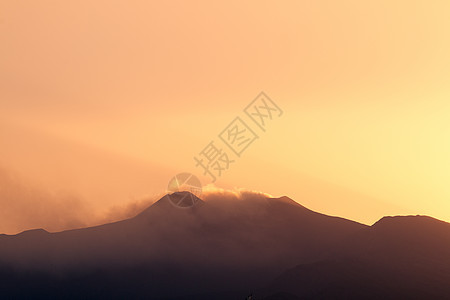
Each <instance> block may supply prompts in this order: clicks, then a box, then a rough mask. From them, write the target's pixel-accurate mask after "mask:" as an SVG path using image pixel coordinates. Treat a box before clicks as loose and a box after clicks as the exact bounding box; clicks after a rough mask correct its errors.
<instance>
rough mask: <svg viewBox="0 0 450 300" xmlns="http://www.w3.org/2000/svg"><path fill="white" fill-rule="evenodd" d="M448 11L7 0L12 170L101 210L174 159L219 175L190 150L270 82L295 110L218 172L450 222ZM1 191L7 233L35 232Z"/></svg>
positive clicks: (5, 115) (257, 184) (310, 197)
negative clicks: (27, 229) (197, 163)
mask: <svg viewBox="0 0 450 300" xmlns="http://www.w3.org/2000/svg"><path fill="white" fill-rule="evenodd" d="M449 13H450V2H448V1H433V2H432V3H430V2H427V1H391V0H390V1H387V0H386V1H376V2H370V3H369V2H367V1H356V0H355V1H245V2H243V1H226V2H225V1H223V2H218V1H214V2H213V1H170V2H169V1H159V2H156V1H155V2H152V3H150V2H149V1H76V2H66V1H1V2H0V166H1V167H2V168H3V169H4V170H7V171H8V172H11V173H14V174H17V178H19V179H17V180H18V181H19V182H21V186H23V187H27V186H33V187H37V188H39V189H42V190H45V191H48V192H49V193H53V194H52V195H53V196H52V197H53V198H52V199H54V200H53V201H60V202H61V203H62V202H63V201H66V200H64V199H66V198H65V197H61V198H59V197H58V195H59V194H60V193H61V192H64V193H66V194H70V195H75V196H76V197H77V199H79V201H80V202H82V203H85V204H86V205H88V206H89V207H90V209H92V211H104V210H108V209H110V208H111V207H115V206H126V205H129V204H130V203H134V202H133V201H136V199H142V198H146V197H149V196H152V195H153V196H154V195H157V194H160V193H162V192H164V190H165V188H166V185H167V182H168V181H169V179H170V178H171V177H172V176H173V175H175V174H176V173H178V172H184V171H186V172H192V173H195V174H197V175H198V176H199V177H200V179H201V180H202V182H203V183H204V184H208V183H209V182H210V180H209V178H208V177H206V176H201V175H202V172H201V169H198V168H196V167H195V163H194V160H193V157H194V156H195V155H197V154H198V153H199V152H200V151H201V150H202V149H203V148H204V147H205V146H206V145H207V144H208V143H209V142H210V141H211V140H213V139H217V135H218V134H219V133H220V132H221V131H222V130H223V129H224V128H225V126H227V124H229V123H230V122H231V121H232V120H233V119H234V118H235V117H236V116H243V112H242V110H243V108H244V107H245V106H246V105H247V104H248V103H249V102H250V101H252V100H253V99H254V97H256V95H257V94H258V93H259V92H260V91H265V92H266V93H267V94H268V95H269V96H270V97H271V98H272V99H273V100H274V101H275V102H276V103H277V104H278V105H279V106H280V107H281V109H282V110H283V112H284V114H283V115H282V116H281V117H280V118H278V119H276V120H274V121H273V122H271V123H270V125H269V126H268V128H267V131H266V132H265V133H263V132H261V131H259V132H258V135H259V136H260V138H259V139H258V140H257V141H255V142H254V143H253V144H252V145H251V146H250V147H249V148H248V149H247V150H246V151H245V152H244V153H243V155H242V157H240V158H239V159H237V160H236V162H235V163H234V164H233V165H232V166H231V168H230V170H228V171H227V172H225V173H224V174H223V175H222V177H221V178H220V179H219V180H218V181H217V182H216V185H217V186H220V187H225V188H233V187H243V188H247V189H251V190H261V191H264V192H267V193H270V194H272V195H276V196H278V195H287V196H289V197H291V198H293V199H295V200H297V201H298V202H300V203H302V204H303V205H305V206H307V207H309V208H311V209H313V210H317V211H320V212H324V213H328V214H332V215H339V216H343V217H347V218H351V219H354V220H357V221H361V222H364V223H368V224H371V223H373V222H375V221H376V220H377V219H379V218H380V217H381V216H383V215H392V214H419V213H420V214H428V215H432V216H434V217H438V218H440V219H444V220H447V221H450V185H449V184H448V182H449V178H450V134H449V133H448V130H447V129H448V128H450V126H449V125H450V118H449V116H450V100H449V99H450V56H449V55H448V53H450V19H449V18H448V16H449ZM3 184H5V183H3ZM5 189H6V190H7V188H5V187H3V190H5ZM1 190H2V189H1V187H0V192H1ZM0 194H1V193H0ZM75 196H74V197H75ZM4 197H5V196H4ZM43 198H45V197H43ZM39 199H41V198H39ZM15 201H20V199H16V200H15ZM30 201H31V200H30ZM38 202H39V203H40V202H42V203H41V204H42V205H44V206H43V207H46V206H45V205H47V204H46V203H47V202H45V200H43V199H41V200H36V201H34V200H33V201H32V202H31V203H34V204H33V205H38V204H37V203H38ZM0 205H2V206H3V208H2V213H1V214H4V215H3V221H1V220H0V231H2V232H7V231H15V230H19V228H22V227H23V226H21V225H20V222H22V221H21V220H22V219H21V218H19V217H17V218H16V217H15V216H17V215H18V214H21V213H22V210H23V208H22V206H20V205H18V206H17V207H18V208H17V209H16V210H11V209H10V206H11V204H10V202H8V201H6V200H5V198H4V199H2V200H1V202H0ZM6 215H7V216H8V218H7V219H8V220H9V221H5V216H6ZM49 218H53V215H52V216H50V217H49ZM45 220H46V219H45V218H44V219H43V221H42V222H43V224H44V223H45ZM2 222H3V223H2ZM44 225H45V224H44ZM44 225H43V226H44ZM30 226H31V225H30Z"/></svg>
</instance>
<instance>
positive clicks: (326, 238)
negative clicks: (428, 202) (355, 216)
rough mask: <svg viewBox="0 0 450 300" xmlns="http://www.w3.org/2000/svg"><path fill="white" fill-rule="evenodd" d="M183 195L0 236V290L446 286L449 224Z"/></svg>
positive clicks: (230, 294)
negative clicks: (110, 217)
mask: <svg viewBox="0 0 450 300" xmlns="http://www.w3.org/2000/svg"><path fill="white" fill-rule="evenodd" d="M185 196H189V197H195V196H194V195H192V194H187V192H182V193H175V194H172V195H166V196H164V197H163V198H161V199H160V200H159V201H157V202H155V203H154V204H153V205H151V206H150V207H148V208H147V209H145V210H143V211H142V212H141V213H139V214H138V215H136V216H135V217H133V218H130V219H126V220H123V221H119V222H115V223H109V224H105V225H101V226H95V227H89V228H83V229H75V230H68V231H62V232H56V233H49V232H47V231H45V230H30V231H25V232H22V233H20V234H17V235H1V236H0V266H1V267H0V270H1V271H0V274H1V276H0V278H1V283H0V287H1V288H2V290H3V291H5V295H8V296H11V297H15V298H28V297H30V296H32V297H33V298H40V297H41V298H46V297H52V298H54V297H64V298H74V299H77V298H85V299H86V298H117V299H119V298H129V299H138V298H145V299H203V298H204V299H210V297H214V299H245V297H246V295H248V294H250V293H254V295H255V297H258V298H259V299H263V298H264V297H272V298H267V299H282V297H288V298H292V299H295V298H296V297H301V299H303V298H306V299H320V298H327V299H340V298H343V297H347V298H350V299H357V298H358V297H360V298H359V299H361V297H363V298H364V297H365V298H370V297H372V298H378V297H384V296H389V295H394V296H395V295H397V296H398V295H406V296H409V295H412V294H413V293H412V291H416V290H418V294H417V295H433V296H435V297H439V296H442V295H445V294H446V293H447V289H446V285H445V284H444V282H446V280H448V279H449V278H450V224H448V223H445V222H442V221H438V220H435V219H432V218H429V217H423V216H409V217H386V218H383V219H381V220H380V221H379V222H377V223H375V224H374V225H373V226H366V225H363V224H359V223H357V222H353V221H350V220H346V219H343V218H338V217H331V216H327V215H323V214H320V213H317V212H314V211H311V210H309V209H307V208H305V207H304V206H302V205H300V204H298V203H297V202H295V201H293V200H292V199H290V198H288V197H281V198H271V197H268V196H266V195H264V194H255V193H244V194H242V195H240V197H227V196H226V195H220V194H218V195H216V196H214V197H211V196H210V197H208V201H206V202H204V201H202V200H201V199H198V198H195V200H196V201H195V203H196V204H195V205H194V206H192V207H183V208H180V207H177V206H176V205H174V203H173V200H174V198H175V199H176V198H177V197H185ZM399 278H401V280H399ZM418 282H419V283H422V284H417V283H418ZM24 287H26V288H24ZM449 295H450V294H449ZM369 296H370V297H369ZM180 297H181V298H180ZM273 297H275V298H273ZM277 297H278V298H277Z"/></svg>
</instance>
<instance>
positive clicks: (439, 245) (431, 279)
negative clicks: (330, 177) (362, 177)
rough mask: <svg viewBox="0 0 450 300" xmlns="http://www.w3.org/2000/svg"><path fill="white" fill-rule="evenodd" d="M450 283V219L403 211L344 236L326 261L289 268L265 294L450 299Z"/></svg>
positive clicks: (313, 297) (314, 297)
mask: <svg viewBox="0 0 450 300" xmlns="http://www.w3.org/2000/svg"><path fill="white" fill-rule="evenodd" d="M449 282H450V224H449V223H446V222H442V221H439V220H436V219H433V218H430V217H426V216H397V217H384V218H382V219H381V220H380V221H378V222H377V223H375V224H374V225H373V226H371V227H368V228H364V229H363V230H361V231H359V232H357V233H356V234H353V235H352V236H350V237H348V238H346V239H344V240H343V241H341V243H339V245H336V249H335V250H334V251H333V253H332V254H331V255H330V256H329V257H328V258H327V259H325V260H320V261H317V262H313V263H305V264H300V265H298V266H296V267H294V268H291V269H289V270H287V271H285V272H284V273H283V274H282V275H281V276H279V277H278V278H277V279H276V280H274V281H273V282H272V283H271V284H270V285H269V288H266V289H265V291H264V294H271V295H272V297H275V298H273V299H276V298H277V297H281V296H279V295H290V297H291V298H290V299H449V298H450V286H449V284H448V283H449ZM266 299H272V298H271V297H267V298H266Z"/></svg>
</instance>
